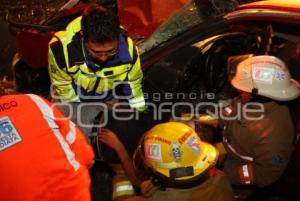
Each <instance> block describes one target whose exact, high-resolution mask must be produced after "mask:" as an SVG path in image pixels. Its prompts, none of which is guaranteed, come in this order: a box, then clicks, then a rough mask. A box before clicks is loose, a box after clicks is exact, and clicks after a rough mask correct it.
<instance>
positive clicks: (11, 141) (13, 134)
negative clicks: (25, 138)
mask: <svg viewBox="0 0 300 201" xmlns="http://www.w3.org/2000/svg"><path fill="white" fill-rule="evenodd" d="M21 141H22V138H21V136H20V134H19V133H18V131H17V129H16V128H15V126H14V124H13V122H12V121H11V120H10V119H9V117H7V116H6V117H2V118H0V151H3V150H5V149H7V148H9V147H11V146H14V145H15V144H17V143H19V142H21Z"/></svg>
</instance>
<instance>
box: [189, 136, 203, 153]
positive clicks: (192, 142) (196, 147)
mask: <svg viewBox="0 0 300 201" xmlns="http://www.w3.org/2000/svg"><path fill="white" fill-rule="evenodd" d="M186 144H187V146H188V147H189V148H190V149H191V150H192V151H193V152H194V153H195V154H199V153H200V144H199V141H198V140H197V139H196V138H195V137H194V136H191V137H189V138H188V139H187V141H186Z"/></svg>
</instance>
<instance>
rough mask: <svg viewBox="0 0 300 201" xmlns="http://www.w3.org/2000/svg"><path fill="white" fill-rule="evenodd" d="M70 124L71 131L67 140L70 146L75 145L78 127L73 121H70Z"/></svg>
mask: <svg viewBox="0 0 300 201" xmlns="http://www.w3.org/2000/svg"><path fill="white" fill-rule="evenodd" d="M69 122H70V131H69V133H68V134H67V137H66V139H67V141H68V142H69V144H73V143H74V142H75V140H76V127H75V124H74V123H73V122H72V121H69Z"/></svg>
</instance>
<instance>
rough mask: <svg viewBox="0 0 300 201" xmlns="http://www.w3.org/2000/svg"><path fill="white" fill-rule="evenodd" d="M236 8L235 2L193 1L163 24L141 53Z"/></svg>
mask: <svg viewBox="0 0 300 201" xmlns="http://www.w3.org/2000/svg"><path fill="white" fill-rule="evenodd" d="M212 2H213V3H212ZM236 6H237V4H236V1H234V0H232V1H230V0H226V1H223V0H218V1H207V0H192V1H191V2H189V3H187V4H186V5H185V6H184V7H183V8H182V9H181V10H179V11H178V12H177V13H176V14H175V15H173V16H172V17H170V18H169V19H168V20H167V21H166V22H165V23H163V24H162V25H161V26H160V27H159V28H158V29H157V30H156V31H155V32H154V33H153V34H152V35H151V36H150V37H149V38H148V39H147V40H146V41H145V42H143V43H141V44H140V46H139V50H140V53H141V54H143V53H145V52H148V51H149V50H151V49H153V48H154V47H157V46H158V45H160V44H162V43H163V42H166V41H167V40H169V39H170V38H173V37H175V36H177V35H178V34H180V33H182V32H184V31H186V30H188V29H189V28H191V27H193V26H195V25H197V24H199V23H201V22H203V21H204V20H206V19H208V18H210V17H213V16H216V15H218V14H220V13H223V12H227V11H229V10H232V9H234V7H236Z"/></svg>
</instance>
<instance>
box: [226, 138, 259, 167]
mask: <svg viewBox="0 0 300 201" xmlns="http://www.w3.org/2000/svg"><path fill="white" fill-rule="evenodd" d="M223 141H224V143H225V144H226V146H227V147H228V148H229V149H230V151H231V152H233V153H234V154H235V155H237V156H238V157H240V158H242V159H244V160H246V161H251V162H253V161H254V159H253V158H252V157H250V156H244V155H242V154H239V153H238V152H237V151H236V150H235V149H234V148H233V146H232V145H231V144H229V143H228V141H227V139H226V138H225V137H224V136H223Z"/></svg>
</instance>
